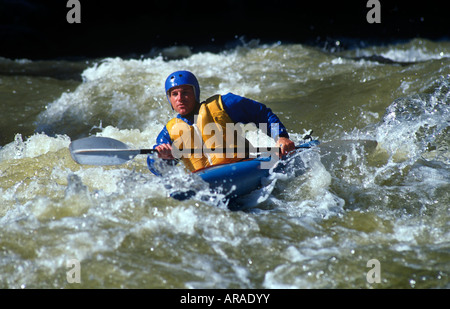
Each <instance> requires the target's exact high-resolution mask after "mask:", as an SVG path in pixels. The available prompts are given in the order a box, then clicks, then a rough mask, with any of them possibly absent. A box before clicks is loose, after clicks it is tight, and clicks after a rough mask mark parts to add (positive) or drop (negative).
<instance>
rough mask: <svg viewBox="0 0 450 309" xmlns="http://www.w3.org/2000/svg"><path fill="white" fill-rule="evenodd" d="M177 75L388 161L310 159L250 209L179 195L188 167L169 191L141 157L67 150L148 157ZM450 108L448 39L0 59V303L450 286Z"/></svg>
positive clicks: (174, 175) (353, 155)
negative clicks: (104, 149) (124, 291)
mask: <svg viewBox="0 0 450 309" xmlns="http://www.w3.org/2000/svg"><path fill="white" fill-rule="evenodd" d="M335 44H336V46H338V45H339V42H336V43H335ZM184 52H185V53H186V50H184ZM180 69H183V70H184V69H186V70H190V71H192V72H194V73H195V74H196V75H197V77H198V78H199V81H200V84H201V89H202V94H201V98H202V100H204V99H206V98H207V97H209V96H211V95H213V94H216V93H220V94H226V93H228V92H233V93H235V94H238V95H242V96H246V97H249V98H252V99H255V100H258V101H260V102H262V103H265V104H266V105H268V106H269V107H270V108H272V110H273V111H274V112H275V113H277V114H278V115H279V117H280V118H281V120H282V121H283V123H284V124H285V125H286V127H287V128H288V131H289V132H290V134H291V137H292V139H293V140H295V141H296V142H301V136H302V134H303V133H304V132H305V131H307V130H311V129H312V130H314V133H313V136H314V137H315V138H318V139H319V140H321V141H322V142H329V141H340V140H360V139H364V140H375V141H377V143H378V146H377V148H376V149H371V150H370V151H368V149H365V148H364V147H360V146H358V144H357V143H355V145H356V146H352V144H348V145H347V147H345V148H343V149H341V150H340V151H338V152H335V153H334V154H330V155H328V156H326V157H323V156H322V155H321V154H320V153H318V152H316V151H304V152H302V153H300V154H299V156H300V157H301V159H302V160H303V162H304V163H305V166H307V167H308V169H307V171H306V173H305V174H303V175H301V176H298V177H294V176H293V175H286V176H285V177H280V178H279V179H277V181H276V182H275V183H274V187H270V189H271V190H272V191H271V192H270V190H269V189H267V190H266V191H264V190H262V191H261V192H259V193H258V194H260V197H261V200H262V202H261V203H260V204H258V205H257V206H256V207H253V208H250V209H248V210H246V211H230V210H229V209H227V205H226V204H223V203H220V202H219V201H220V197H219V196H214V195H210V199H209V200H205V199H201V198H197V197H194V198H193V199H191V200H187V201H182V202H180V201H177V200H174V199H172V198H170V197H168V194H170V189H169V188H170V187H190V186H197V187H199V188H203V187H202V185H201V184H198V183H195V182H194V181H193V180H192V178H191V177H190V176H189V175H188V174H187V173H186V172H185V171H184V169H183V168H182V167H181V166H177V167H175V168H174V169H173V170H172V172H171V174H170V176H166V177H163V178H159V177H156V176H154V175H153V174H151V173H150V172H149V171H148V169H147V167H146V157H145V156H138V157H136V158H135V159H134V160H132V161H130V162H129V163H127V164H124V165H121V166H109V167H101V166H97V167H94V166H81V165H78V164H76V163H75V162H74V161H73V160H72V158H71V156H70V153H69V150H68V146H69V144H70V142H71V141H72V140H75V139H78V138H81V137H85V136H89V135H99V136H106V137H112V138H115V139H118V140H120V141H122V142H124V143H127V144H128V145H130V146H133V147H136V148H150V147H152V146H153V144H154V141H155V138H156V136H157V134H158V133H159V131H160V130H161V128H162V126H163V125H164V124H165V123H166V121H167V120H169V119H170V118H171V117H172V116H173V114H172V109H171V108H170V106H169V104H168V102H167V100H166V98H165V95H164V86H163V85H164V80H165V78H166V76H167V75H168V74H169V73H171V72H173V71H175V70H180ZM449 105H450V42H431V41H427V40H420V39H415V40H412V41H409V42H406V43H403V44H396V45H389V46H367V47H360V48H355V49H351V50H344V51H333V49H327V50H324V49H320V48H316V47H311V46H307V45H299V44H298V45H289V44H271V45H260V44H256V43H255V42H250V43H248V44H245V45H243V46H240V47H237V48H235V49H231V50H224V51H223V52H220V53H208V52H199V53H193V54H190V55H187V56H186V57H185V58H182V59H179V60H167V59H165V58H163V57H152V58H146V57H142V58H138V59H122V58H109V59H91V60H86V61H79V62H76V61H72V62H70V61H30V60H27V59H4V58H0V106H1V109H2V114H1V115H2V116H1V117H2V121H1V132H0V134H1V136H0V138H1V140H0V145H1V148H0V227H1V228H0V288H18V289H20V288H268V289H272V288H281V289H284V288H450V280H449V274H450V212H449V209H450V208H449V206H450V196H449V194H450V150H449V146H450V139H449V133H450V132H449V127H450V111H449ZM252 134H253V133H252V132H250V138H251V139H252V138H253V142H255V143H258V142H259V141H260V140H262V138H260V137H259V135H258V134H253V135H252ZM255 139H256V141H255ZM263 141H264V142H267V141H265V140H263ZM255 143H254V144H255ZM202 190H204V192H203V193H204V194H206V193H207V192H206V189H202ZM268 190H269V191H268ZM269 193H270V194H269ZM78 279H79V280H78Z"/></svg>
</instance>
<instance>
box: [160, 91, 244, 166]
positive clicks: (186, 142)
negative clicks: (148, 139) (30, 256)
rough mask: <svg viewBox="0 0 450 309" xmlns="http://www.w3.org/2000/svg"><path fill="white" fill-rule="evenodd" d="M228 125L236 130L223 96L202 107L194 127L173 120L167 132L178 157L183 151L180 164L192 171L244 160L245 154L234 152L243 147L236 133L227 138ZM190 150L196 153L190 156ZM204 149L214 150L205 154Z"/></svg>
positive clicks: (204, 103)
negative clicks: (226, 109)
mask: <svg viewBox="0 0 450 309" xmlns="http://www.w3.org/2000/svg"><path fill="white" fill-rule="evenodd" d="M227 124H229V125H228V127H229V128H233V127H232V126H234V122H233V121H232V120H231V118H230V116H228V114H227V112H226V111H225V109H224V108H223V103H222V96H221V95H215V96H213V97H211V98H209V99H208V100H206V101H205V102H203V103H202V104H201V105H200V109H199V112H198V115H196V118H195V120H194V124H193V125H189V124H187V123H186V122H185V121H183V120H182V119H179V118H173V119H171V120H170V121H169V122H168V123H167V125H166V128H167V131H168V132H169V135H170V138H171V140H172V149H173V150H172V152H173V153H174V156H175V157H179V156H177V155H176V154H177V151H178V150H180V151H181V154H180V153H178V155H181V160H182V161H183V163H184V165H185V166H186V167H187V168H188V169H189V170H190V171H194V170H198V169H200V168H204V167H207V166H211V165H216V164H223V163H232V162H237V161H240V160H242V159H243V158H244V157H245V156H244V154H243V153H239V154H238V153H236V151H235V149H237V147H238V146H239V147H243V146H242V143H239V142H238V138H239V137H238V135H237V131H236V130H233V132H234V133H233V136H228V137H227V135H226V134H227ZM230 133H231V132H228V134H230ZM241 141H242V139H241ZM245 142H246V140H245ZM226 148H228V149H227V152H224V151H223V149H226ZM189 149H195V150H197V151H196V152H195V153H190V152H189ZM202 149H214V150H212V151H210V152H204V151H201V150H202ZM183 150H184V151H183Z"/></svg>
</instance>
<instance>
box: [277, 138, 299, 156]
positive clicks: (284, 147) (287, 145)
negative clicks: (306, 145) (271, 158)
mask: <svg viewBox="0 0 450 309" xmlns="http://www.w3.org/2000/svg"><path fill="white" fill-rule="evenodd" d="M277 146H278V147H280V148H281V152H280V154H281V155H282V156H285V155H287V154H288V153H289V152H291V151H293V150H295V144H294V142H293V141H291V140H290V139H289V138H287V137H280V138H279V139H278V141H277Z"/></svg>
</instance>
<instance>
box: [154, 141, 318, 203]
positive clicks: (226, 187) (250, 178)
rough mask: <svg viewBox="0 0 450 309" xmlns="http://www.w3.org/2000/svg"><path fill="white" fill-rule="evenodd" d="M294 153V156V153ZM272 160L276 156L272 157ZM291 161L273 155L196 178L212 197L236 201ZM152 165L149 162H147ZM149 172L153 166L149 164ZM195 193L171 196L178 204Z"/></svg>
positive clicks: (205, 172)
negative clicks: (206, 186)
mask: <svg viewBox="0 0 450 309" xmlns="http://www.w3.org/2000/svg"><path fill="white" fill-rule="evenodd" d="M318 144H319V141H317V140H311V141H309V142H305V143H303V144H301V145H299V146H297V147H296V149H297V151H301V150H304V149H308V148H311V147H313V146H317V145H318ZM294 153H295V152H294ZM273 156H276V155H274V154H273ZM288 159H289V157H287V158H282V159H281V160H278V157H276V158H275V159H274V158H272V157H271V156H270V154H266V155H261V156H259V157H256V158H253V159H244V160H243V161H240V162H235V163H229V164H219V165H214V166H210V167H206V168H203V169H200V170H197V171H194V172H193V174H195V175H198V176H200V177H201V178H202V179H203V180H204V181H205V182H207V183H208V184H209V189H210V191H211V192H213V193H220V194H223V195H224V196H225V198H226V199H227V200H229V201H234V200H236V199H238V198H240V197H243V196H245V195H247V194H249V193H251V192H253V191H255V190H257V189H259V188H261V187H262V186H263V185H264V182H265V181H264V180H265V179H267V178H268V177H269V176H270V175H271V173H277V172H283V169H284V168H285V167H286V164H287V162H289V160H288ZM147 162H148V163H149V161H147ZM149 168H150V164H149ZM195 194H196V192H195V191H194V190H187V191H179V190H177V191H175V192H172V193H171V194H170V196H171V197H172V198H175V199H177V200H186V199H189V198H191V197H192V196H194V195H195Z"/></svg>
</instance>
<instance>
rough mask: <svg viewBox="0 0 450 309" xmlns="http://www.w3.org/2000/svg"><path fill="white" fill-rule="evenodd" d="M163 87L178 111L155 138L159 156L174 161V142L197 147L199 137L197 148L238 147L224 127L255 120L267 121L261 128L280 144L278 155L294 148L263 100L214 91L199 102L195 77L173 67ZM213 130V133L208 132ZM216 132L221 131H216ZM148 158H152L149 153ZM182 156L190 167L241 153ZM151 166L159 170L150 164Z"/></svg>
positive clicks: (223, 160) (232, 159) (227, 160)
mask: <svg viewBox="0 0 450 309" xmlns="http://www.w3.org/2000/svg"><path fill="white" fill-rule="evenodd" d="M165 91H166V96H167V99H168V101H169V103H170V105H171V107H172V109H173V110H175V111H176V112H177V113H178V115H177V116H176V117H175V118H173V119H171V120H170V121H169V122H168V123H167V124H166V126H164V128H163V129H162V130H161V132H160V133H159V135H158V137H157V138H156V145H155V146H154V147H153V148H155V149H157V150H158V157H159V158H162V159H164V160H168V161H173V160H175V157H174V153H173V152H172V150H173V148H174V146H175V147H178V149H186V148H195V147H197V148H198V146H199V145H198V141H200V148H202V147H204V146H203V145H206V146H207V147H216V148H220V147H225V145H226V147H235V148H239V145H243V144H242V143H241V144H240V142H241V141H239V140H238V138H239V137H238V136H236V135H237V134H236V132H235V131H234V134H233V135H234V136H228V137H227V128H230V127H232V126H234V125H235V124H237V123H242V124H248V123H254V124H255V125H256V126H258V127H259V128H261V126H262V125H266V126H267V127H266V128H264V129H266V130H263V131H264V132H265V133H267V134H268V135H269V136H271V137H272V138H274V140H275V141H276V145H277V146H278V147H280V148H281V152H280V154H281V155H286V154H287V153H288V152H290V151H292V150H294V149H295V144H294V142H292V141H291V140H290V139H289V134H288V133H287V131H286V128H285V126H284V125H283V124H282V122H281V121H280V119H279V118H278V117H277V116H276V115H275V114H274V113H273V112H272V110H271V109H270V108H268V107H267V106H265V105H264V104H262V103H259V102H257V101H254V100H251V99H248V98H245V97H241V96H238V95H235V94H232V93H228V94H226V95H215V96H212V97H210V98H208V99H207V100H205V101H204V102H201V103H200V86H199V83H198V80H197V78H196V77H195V75H194V74H192V73H191V72H189V71H176V72H174V73H172V74H170V75H169V76H168V77H167V79H166V82H165ZM212 132H214V134H211V133H212ZM218 132H219V133H220V134H217V133H218ZM228 134H230V132H228ZM196 137H197V139H196ZM230 141H231V143H230ZM174 144H175V145H174ZM246 147H248V146H246ZM149 160H151V161H153V160H152V159H151V158H150V157H149ZM181 160H182V161H183V163H184V164H185V165H186V167H187V168H188V169H189V170H191V171H193V170H197V169H199V168H203V167H207V166H210V165H215V164H220V163H231V162H236V161H240V160H242V156H239V155H238V153H236V151H233V154H232V155H231V156H229V155H224V153H223V152H220V153H216V154H214V153H212V154H211V153H210V154H208V153H201V154H186V153H184V154H183V155H182V157H181ZM153 162H154V161H153ZM150 163H152V162H150ZM172 163H173V162H172ZM149 166H150V167H151V166H153V165H152V164H149ZM150 170H151V171H152V172H153V173H155V174H157V175H158V174H159V172H158V171H157V170H155V169H153V168H150Z"/></svg>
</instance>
